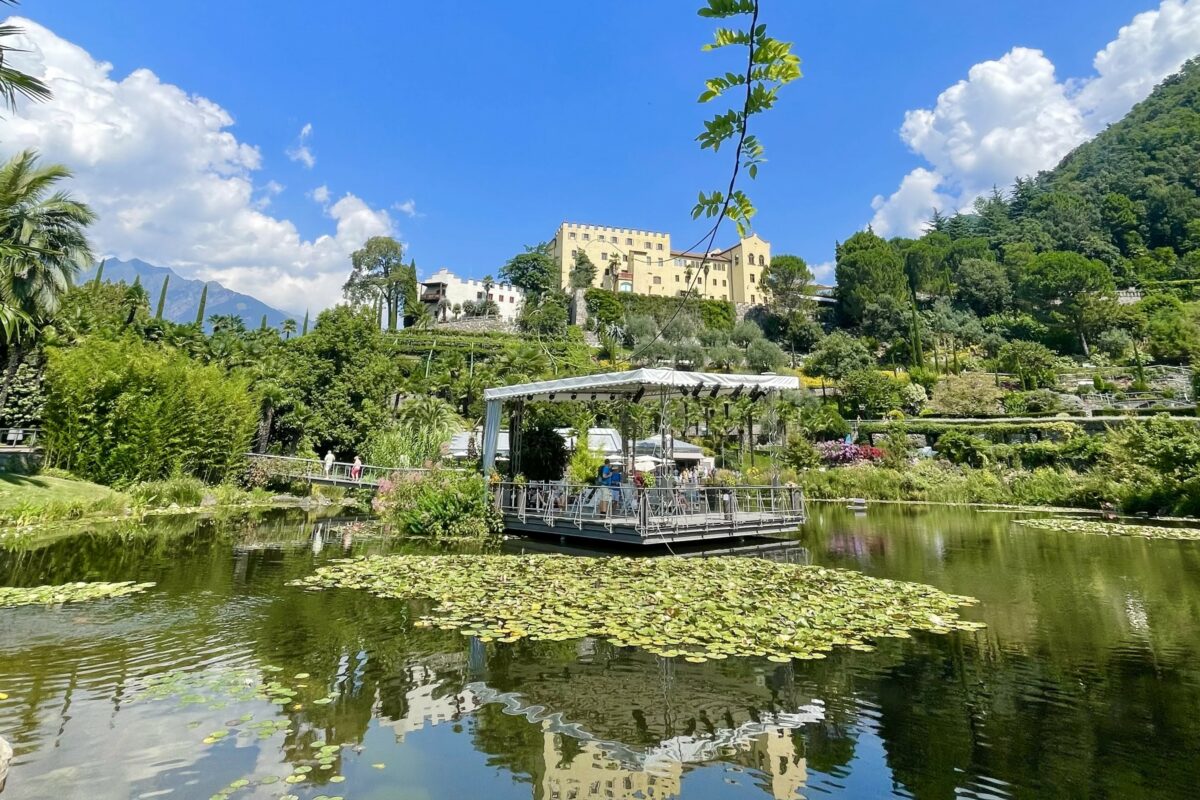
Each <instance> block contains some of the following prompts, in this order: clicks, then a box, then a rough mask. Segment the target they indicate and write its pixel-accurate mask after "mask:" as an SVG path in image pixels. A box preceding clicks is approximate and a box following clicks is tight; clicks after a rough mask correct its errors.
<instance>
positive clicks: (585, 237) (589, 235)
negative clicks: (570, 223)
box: [583, 233, 592, 242]
mask: <svg viewBox="0 0 1200 800" xmlns="http://www.w3.org/2000/svg"><path fill="white" fill-rule="evenodd" d="M591 236H592V235H591V234H590V233H585V234H584V235H583V240H584V241H585V242H586V241H587V240H588V239H590V238H591Z"/></svg>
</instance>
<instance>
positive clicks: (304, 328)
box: [300, 308, 308, 336]
mask: <svg viewBox="0 0 1200 800" xmlns="http://www.w3.org/2000/svg"><path fill="white" fill-rule="evenodd" d="M300 335H301V336H307V335H308V309H307V308H306V309H304V327H303V328H301V329H300Z"/></svg>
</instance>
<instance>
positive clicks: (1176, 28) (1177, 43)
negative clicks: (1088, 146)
mask: <svg viewBox="0 0 1200 800" xmlns="http://www.w3.org/2000/svg"><path fill="white" fill-rule="evenodd" d="M1197 54H1200V2H1197V0H1163V3H1162V5H1160V6H1159V7H1158V8H1157V9H1156V10H1154V11H1146V12H1145V13H1142V14H1138V15H1137V16H1136V17H1134V18H1133V21H1132V22H1130V23H1129V24H1128V25H1125V26H1124V27H1122V28H1121V30H1120V32H1119V33H1118V34H1117V38H1116V39H1114V40H1113V41H1111V42H1109V43H1108V46H1107V47H1105V48H1104V49H1103V50H1101V51H1100V52H1099V53H1097V54H1096V58H1095V60H1094V61H1093V62H1092V66H1094V67H1095V68H1096V77H1095V78H1093V79H1091V80H1089V81H1087V82H1086V83H1084V85H1083V87H1082V89H1081V90H1080V91H1079V93H1078V95H1077V97H1076V103H1077V104H1078V105H1079V107H1080V108H1081V109H1082V110H1083V113H1084V118H1085V121H1086V123H1087V125H1088V129H1089V130H1090V131H1091V132H1092V133H1097V132H1099V131H1100V130H1102V129H1103V128H1104V126H1105V125H1108V124H1110V123H1112V122H1116V121H1117V120H1119V119H1120V118H1121V117H1123V116H1124V115H1125V113H1126V112H1128V111H1129V109H1130V108H1132V107H1133V106H1134V104H1136V103H1137V102H1139V101H1141V100H1142V99H1144V98H1145V97H1146V95H1148V94H1150V90H1151V89H1153V88H1154V86H1155V84H1157V83H1158V82H1159V81H1161V80H1162V79H1163V78H1165V77H1166V76H1168V75H1170V74H1171V73H1173V72H1175V71H1177V70H1178V69H1179V67H1180V66H1181V65H1182V64H1183V62H1184V61H1186V60H1188V59H1189V58H1191V57H1192V56H1195V55H1197Z"/></svg>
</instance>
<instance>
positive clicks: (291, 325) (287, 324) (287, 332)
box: [283, 319, 296, 339]
mask: <svg viewBox="0 0 1200 800" xmlns="http://www.w3.org/2000/svg"><path fill="white" fill-rule="evenodd" d="M295 332H296V320H294V319H285V320H284V321H283V338H284V339H290V338H292V334H293V333H295Z"/></svg>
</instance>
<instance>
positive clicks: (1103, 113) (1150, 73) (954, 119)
mask: <svg viewBox="0 0 1200 800" xmlns="http://www.w3.org/2000/svg"><path fill="white" fill-rule="evenodd" d="M1198 51H1200V0H1163V2H1162V4H1161V5H1160V6H1159V8H1158V9H1156V10H1154V11H1147V12H1145V13H1143V14H1138V15H1137V16H1136V17H1134V19H1133V21H1132V22H1130V23H1129V24H1128V25H1126V26H1124V27H1122V28H1121V30H1120V31H1119V33H1118V34H1117V38H1116V39H1114V40H1113V41H1112V42H1110V43H1109V44H1108V45H1107V46H1106V47H1105V48H1104V49H1103V50H1101V51H1100V52H1099V53H1097V54H1096V57H1095V60H1094V62H1093V65H1094V66H1095V69H1096V74H1095V75H1093V76H1090V77H1086V78H1083V79H1077V80H1068V81H1060V80H1059V79H1058V77H1057V76H1056V75H1055V69H1054V64H1053V63H1051V61H1050V60H1049V59H1048V58H1047V57H1046V56H1045V54H1044V53H1042V52H1041V51H1040V50H1032V49H1029V48H1025V47H1014V48H1013V49H1012V50H1010V51H1009V52H1008V53H1006V54H1004V55H1003V56H1002V57H1001V58H999V59H997V60H995V61H984V62H982V63H979V64H976V65H975V66H973V67H971V69H970V70H969V72H968V73H967V77H966V79H965V80H961V81H959V82H958V83H956V84H954V85H953V86H951V87H950V88H948V89H946V90H945V91H944V92H942V93H941V94H940V95H939V96H938V98H937V103H936V104H935V105H934V107H933V108H932V109H924V108H922V109H914V110H912V111H909V112H908V113H907V114H905V117H904V124H903V126H902V127H901V129H900V137H901V138H902V139H903V140H904V142H905V143H906V144H907V145H908V146H909V148H910V149H911V150H912V151H913V152H914V153H916V154H917V155H919V156H921V157H922V158H924V159H925V160H926V161H927V162H928V163H929V164H930V165H932V167H933V169H932V170H928V169H925V168H919V169H916V170H913V171H912V172H910V173H909V174H908V175H907V176H905V178H904V179H903V181H902V183H901V185H900V188H899V189H897V190H896V192H894V193H893V194H892V195H891V196H890V197H888V198H886V199H884V198H882V197H880V196H877V197H876V198H875V200H874V201H873V202H872V208H874V210H875V216H874V219H873V220H872V224H873V225H874V226H875V228H876V232H878V233H881V234H882V233H887V234H889V235H916V234H918V233H920V231H921V228H922V226H923V224H924V222H925V220H927V219H928V217H929V213H930V211H931V210H932V209H933V208H934V207H935V206H936V207H937V208H939V209H944V210H951V211H953V210H957V209H961V208H964V207H967V206H969V205H970V204H971V202H972V201H973V200H974V199H975V198H977V197H979V196H980V195H982V194H984V193H985V192H988V191H990V190H991V188H992V187H993V186H999V187H1001V188H1005V187H1007V186H1009V185H1011V184H1012V182H1013V180H1014V179H1015V178H1017V177H1019V176H1026V175H1031V174H1034V173H1036V172H1038V171H1039V170H1044V169H1049V168H1051V167H1053V166H1054V165H1055V164H1057V163H1058V161H1059V160H1061V159H1062V157H1063V156H1065V155H1066V154H1067V153H1069V152H1070V151H1071V150H1072V149H1073V148H1074V147H1076V146H1078V145H1079V144H1081V143H1082V142H1084V141H1086V140H1087V139H1088V138H1090V137H1091V136H1092V135H1094V134H1095V133H1097V132H1098V131H1099V130H1101V129H1102V128H1103V127H1104V126H1105V125H1107V124H1108V123H1111V122H1113V121H1116V120H1117V119H1119V118H1120V117H1121V116H1123V115H1124V114H1125V113H1126V112H1127V111H1128V110H1129V109H1130V108H1131V107H1132V106H1133V104H1134V103H1136V102H1138V101H1140V100H1142V99H1144V98H1145V97H1146V95H1148V94H1149V93H1150V90H1151V89H1153V88H1154V86H1155V85H1156V84H1157V83H1159V82H1160V81H1161V80H1162V79H1163V78H1165V77H1167V76H1168V75H1170V74H1171V73H1173V72H1176V71H1177V70H1178V69H1179V68H1180V67H1181V66H1182V65H1183V62H1184V61H1186V60H1187V59H1188V58H1190V57H1191V56H1193V55H1195V54H1196V53H1197V52H1198ZM934 178H936V180H934ZM922 205H924V208H923V210H922V208H921V206H922Z"/></svg>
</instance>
